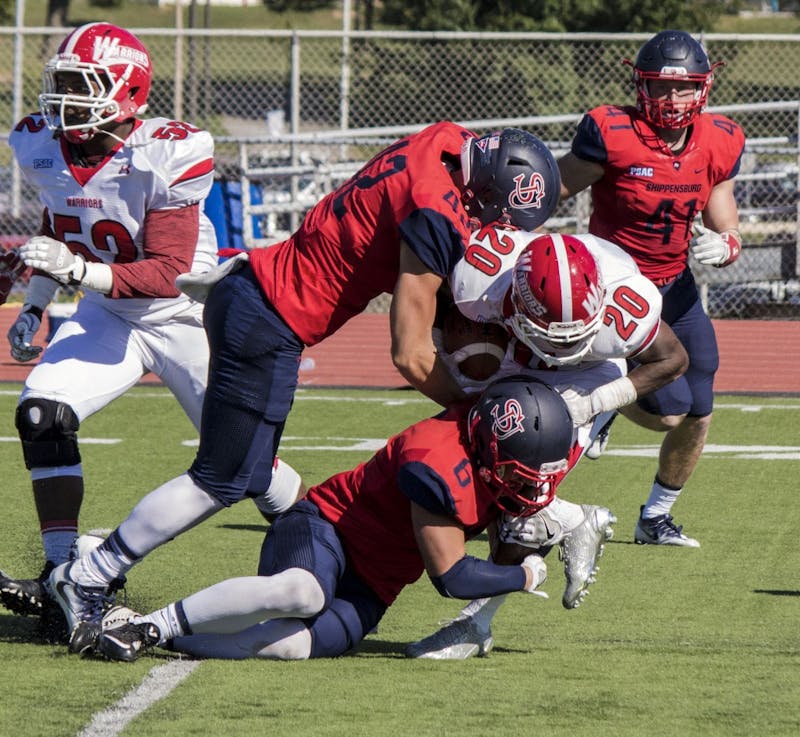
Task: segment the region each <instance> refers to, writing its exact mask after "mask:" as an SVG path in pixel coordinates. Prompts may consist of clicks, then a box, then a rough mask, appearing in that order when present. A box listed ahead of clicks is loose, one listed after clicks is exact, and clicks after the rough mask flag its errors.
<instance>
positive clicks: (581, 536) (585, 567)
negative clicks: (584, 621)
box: [558, 504, 617, 609]
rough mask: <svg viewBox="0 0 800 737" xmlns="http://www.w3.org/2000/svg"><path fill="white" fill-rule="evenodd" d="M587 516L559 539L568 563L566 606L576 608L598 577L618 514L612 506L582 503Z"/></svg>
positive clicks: (564, 558)
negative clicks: (599, 561)
mask: <svg viewBox="0 0 800 737" xmlns="http://www.w3.org/2000/svg"><path fill="white" fill-rule="evenodd" d="M581 508H582V509H583V513H584V518H583V522H581V523H580V524H579V525H578V526H577V527H576V528H575V529H573V530H572V531H571V532H570V533H569V534H568V535H566V536H565V537H564V539H563V540H562V541H561V542H560V543H559V548H558V557H559V558H560V559H561V560H562V561H563V563H564V576H565V577H566V579H567V587H566V588H565V589H564V595H563V596H562V597H561V604H562V605H563V606H564V608H565V609H575V608H577V607H579V606H580V605H581V602H582V601H583V600H584V599H585V598H586V596H587V594H588V593H589V586H590V585H591V584H593V583H594V582H595V581H596V580H597V572H598V571H599V570H600V569H599V568H598V566H597V560H598V558H600V556H601V555H602V554H603V545H604V543H605V542H606V541H607V540H610V539H611V538H612V537H613V536H614V530H613V529H612V527H611V525H613V524H614V523H615V522H616V521H617V518H616V517H615V516H614V514H613V513H612V512H611V510H610V509H606V508H605V507H597V506H594V505H593V504H581Z"/></svg>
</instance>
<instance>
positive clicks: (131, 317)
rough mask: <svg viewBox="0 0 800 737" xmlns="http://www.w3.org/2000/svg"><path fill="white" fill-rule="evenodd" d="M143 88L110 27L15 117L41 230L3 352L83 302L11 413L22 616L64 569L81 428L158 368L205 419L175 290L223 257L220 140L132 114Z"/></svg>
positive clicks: (198, 374) (147, 64)
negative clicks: (210, 206)
mask: <svg viewBox="0 0 800 737" xmlns="http://www.w3.org/2000/svg"><path fill="white" fill-rule="evenodd" d="M151 78H152V69H151V61H150V55H149V53H148V51H147V49H146V48H145V47H144V45H143V44H142V43H141V41H140V40H139V39H138V38H136V36H134V35H133V34H131V33H130V32H128V31H126V30H124V29H122V28H119V27H117V26H114V25H111V24H109V23H90V24H87V25H84V26H81V27H80V28H77V29H76V30H74V31H73V32H72V33H70V34H69V36H68V37H67V38H66V39H65V40H64V41H63V42H62V43H61V45H60V46H59V48H58V50H57V52H56V54H55V55H54V56H53V58H52V59H50V61H49V62H48V63H47V64H46V66H45V70H44V75H43V91H42V94H41V95H40V97H39V102H40V107H41V114H39V115H29V116H27V117H25V118H23V119H22V120H21V121H20V122H19V123H18V124H17V126H16V127H15V128H14V130H13V132H12V133H11V135H10V138H9V143H10V145H11V148H12V150H13V153H14V156H15V158H16V161H17V163H18V165H19V167H20V169H21V171H22V173H23V176H24V177H25V179H26V181H27V182H28V183H29V184H30V185H31V186H32V187H33V188H34V189H35V190H36V191H37V193H38V195H39V199H40V201H41V203H42V205H43V206H44V210H43V216H42V225H41V229H40V232H39V234H38V235H37V236H35V237H33V238H31V239H30V240H29V241H28V242H27V243H26V244H25V245H23V246H22V247H21V248H20V255H21V257H22V259H23V260H24V262H25V263H26V264H27V265H28V266H31V267H33V268H34V275H33V276H32V277H31V280H30V285H29V287H28V291H27V294H26V298H25V303H24V306H23V308H22V310H21V312H20V315H19V317H18V319H17V321H16V322H15V324H14V325H13V326H12V327H11V329H10V331H9V333H8V339H9V342H10V344H11V355H12V356H13V357H14V358H15V359H16V360H17V361H23V362H24V361H30V360H32V359H34V358H37V357H38V356H39V353H40V352H41V351H42V349H41V348H40V347H37V346H34V345H33V344H32V341H33V338H34V335H35V334H36V332H37V330H38V329H39V327H40V325H41V320H42V314H43V311H44V310H45V308H46V307H47V305H48V304H49V303H50V301H51V300H52V299H53V297H54V295H55V293H56V291H57V289H58V288H59V287H60V286H62V285H74V286H76V287H78V288H80V289H81V290H82V291H83V293H84V296H83V298H82V299H81V300H80V302H79V304H78V307H77V311H76V312H75V314H74V316H72V317H71V318H70V319H69V320H67V321H66V322H65V323H64V324H63V325H62V326H61V327H60V328H59V329H58V331H57V332H56V334H55V335H54V336H53V338H52V340H51V341H50V343H49V345H48V346H47V349H46V350H45V351H44V353H43V354H42V356H41V361H40V362H39V363H38V365H37V366H35V367H34V369H33V370H32V371H31V373H30V374H29V376H28V379H27V381H26V382H25V387H24V388H23V391H22V394H21V396H20V400H19V405H18V407H17V413H16V426H17V429H18V431H19V436H20V439H21V441H22V450H23V456H24V459H25V464H26V466H27V468H28V469H29V470H30V473H31V480H32V483H33V494H34V499H35V502H36V509H37V512H38V515H39V521H40V526H41V535H42V544H43V548H44V557H45V561H46V563H45V567H44V570H43V571H42V574H41V575H40V577H39V578H37V579H13V578H10V577H9V576H6V575H5V574H3V573H0V599H2V602H3V603H4V604H5V605H6V606H7V607H8V608H9V609H11V610H12V611H15V612H17V613H20V614H39V613H42V611H43V605H45V604H46V603H47V600H48V594H47V592H46V590H45V588H44V587H43V584H42V582H43V581H44V580H46V578H47V576H48V575H49V573H50V570H51V569H52V568H53V567H54V566H56V565H58V564H60V563H64V562H65V561H67V560H69V557H70V550H71V547H72V544H73V542H74V541H75V539H76V537H77V532H78V516H79V512H80V508H81V502H82V499H83V493H84V483H83V471H82V466H81V455H80V451H79V447H78V437H77V432H78V428H79V426H80V423H81V422H82V421H83V420H85V419H86V418H87V417H89V416H90V415H92V414H94V413H95V412H97V411H98V410H100V409H102V408H103V407H105V406H106V405H107V404H109V403H110V402H111V401H112V400H114V399H115V398H117V397H119V396H120V395H122V394H124V393H125V392H126V391H127V390H128V389H130V388H131V387H132V386H134V385H135V384H136V383H137V382H138V381H139V380H140V379H141V378H142V376H143V375H144V374H145V373H147V372H148V371H152V372H153V373H154V374H155V375H156V376H158V377H159V378H160V379H161V381H162V382H163V383H164V384H165V385H166V386H167V387H169V389H170V390H171V391H172V393H173V394H174V395H175V397H176V398H177V400H178V402H179V403H180V404H181V407H182V408H183V409H184V411H185V412H186V414H187V415H188V417H189V419H190V420H191V421H192V422H193V423H194V425H195V427H199V424H200V414H201V409H202V403H203V395H204V391H205V385H206V375H207V370H208V343H207V339H206V334H205V331H204V329H203V325H202V310H203V306H202V305H201V304H200V303H198V302H194V301H192V300H190V299H189V298H188V297H187V296H185V295H184V294H182V293H181V292H179V291H178V289H177V288H176V287H175V277H176V276H177V275H178V274H180V273H182V272H187V271H195V272H197V271H203V270H207V269H208V268H210V267H211V266H213V265H215V264H216V262H217V245H216V238H215V235H214V230H213V227H212V224H211V222H210V221H209V220H208V218H207V217H206V216H205V215H204V213H203V201H204V199H205V198H206V196H207V195H208V193H209V191H210V189H211V185H212V183H213V172H214V159H213V155H214V142H213V139H212V137H211V135H210V134H209V133H207V132H206V131H203V130H200V129H199V128H196V127H194V126H192V125H190V124H188V123H183V122H180V121H175V120H170V119H168V118H150V119H143V118H141V117H140V116H141V115H142V114H143V113H144V112H145V110H146V108H147V97H148V93H149V90H150V81H151ZM55 611H60V610H58V607H57V606H55Z"/></svg>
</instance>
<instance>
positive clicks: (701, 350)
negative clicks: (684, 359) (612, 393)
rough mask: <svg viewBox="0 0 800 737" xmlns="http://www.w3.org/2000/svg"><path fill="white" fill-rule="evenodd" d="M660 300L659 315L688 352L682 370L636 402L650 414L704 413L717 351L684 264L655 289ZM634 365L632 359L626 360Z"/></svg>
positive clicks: (709, 404)
mask: <svg viewBox="0 0 800 737" xmlns="http://www.w3.org/2000/svg"><path fill="white" fill-rule="evenodd" d="M659 291H660V292H661V294H662V296H663V298H664V304H663V308H662V310H661V317H662V319H663V320H664V322H666V323H667V324H668V325H669V326H670V327H671V328H672V329H673V331H674V332H675V335H676V336H677V338H678V340H679V341H680V342H681V343H682V344H683V347H684V348H685V349H686V352H687V353H688V354H689V368H688V369H687V371H686V373H685V374H684V375H683V376H681V377H679V378H678V379H676V380H675V381H673V382H671V383H669V384H667V385H666V386H664V387H662V388H661V389H658V390H657V391H655V392H652V393H651V394H648V395H646V396H644V397H642V398H641V399H640V400H639V402H638V405H639V406H640V407H641V408H642V409H643V410H645V411H646V412H649V413H650V414H653V415H659V416H662V417H663V416H667V415H683V414H689V415H691V416H694V417H705V416H706V415H709V414H711V411H712V409H713V406H714V374H716V372H717V369H718V368H719V352H718V350H717V338H716V335H715V334H714V326H713V325H712V324H711V320H710V319H709V317H708V315H707V314H706V313H705V311H704V310H703V304H702V302H701V301H700V295H699V294H698V292H697V285H696V284H695V281H694V276H693V275H692V272H691V271H690V270H689V269H688V268H687V269H686V270H685V271H684V272H683V273H682V274H681V275H680V276H679V277H678V278H677V279H675V281H673V282H671V283H670V284H667V285H666V286H664V287H661V288H660V289H659ZM630 364H631V366H635V365H636V364H635V362H633V361H631V362H630Z"/></svg>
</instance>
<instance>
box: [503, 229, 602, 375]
mask: <svg viewBox="0 0 800 737" xmlns="http://www.w3.org/2000/svg"><path fill="white" fill-rule="evenodd" d="M604 298H605V288H604V286H603V279H602V275H601V274H600V270H599V269H598V267H597V262H596V261H595V258H594V256H592V254H591V252H590V251H589V249H588V248H587V247H586V245H585V244H584V243H583V241H581V240H580V239H578V238H576V237H575V236H571V235H559V234H557V233H552V234H548V235H540V236H538V237H537V238H534V239H533V240H532V241H531V242H530V243H529V244H528V245H527V246H525V249H524V250H523V251H522V253H520V255H519V257H518V258H517V262H516V264H515V265H514V269H513V272H512V276H511V301H512V303H513V306H514V314H513V315H512V316H511V317H510V318H508V320H507V322H508V324H509V326H510V327H511V329H512V330H513V332H514V335H516V336H517V338H518V339H519V340H521V341H522V342H523V343H524V344H525V345H527V346H528V347H529V348H530V349H531V350H532V351H533V352H534V353H535V354H536V355H537V356H538V357H539V358H541V359H542V360H543V361H544V362H545V363H546V364H547V365H548V366H563V365H568V364H573V363H578V362H579V361H580V360H581V359H582V358H583V357H584V356H585V355H586V354H587V353H588V351H589V348H591V345H592V342H593V341H594V339H595V337H596V335H597V332H598V330H600V328H601V327H602V324H603V315H604V314H605V308H604V303H603V300H604Z"/></svg>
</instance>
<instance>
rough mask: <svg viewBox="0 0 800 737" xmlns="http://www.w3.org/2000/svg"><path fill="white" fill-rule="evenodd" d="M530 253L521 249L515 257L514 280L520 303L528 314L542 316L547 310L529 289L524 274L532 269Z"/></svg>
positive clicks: (529, 286)
mask: <svg viewBox="0 0 800 737" xmlns="http://www.w3.org/2000/svg"><path fill="white" fill-rule="evenodd" d="M532 260H533V259H532V258H531V254H530V253H528V252H526V251H523V252H522V253H521V254H520V256H519V258H518V259H517V265H516V268H515V269H514V281H515V282H516V287H517V294H519V297H520V299H521V300H522V303H523V304H524V305H525V309H526V311H527V312H528V314H529V315H534V316H535V317H542V315H544V314H545V312H547V308H546V307H545V306H544V305H543V304H542V303H541V302H540V301H539V300H538V299H536V297H535V296H534V294H533V291H531V285H530V284H529V283H528V279H527V277H526V276H525V274H526V273H528V272H530V271H532V270H533V269H532V266H531V262H532Z"/></svg>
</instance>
